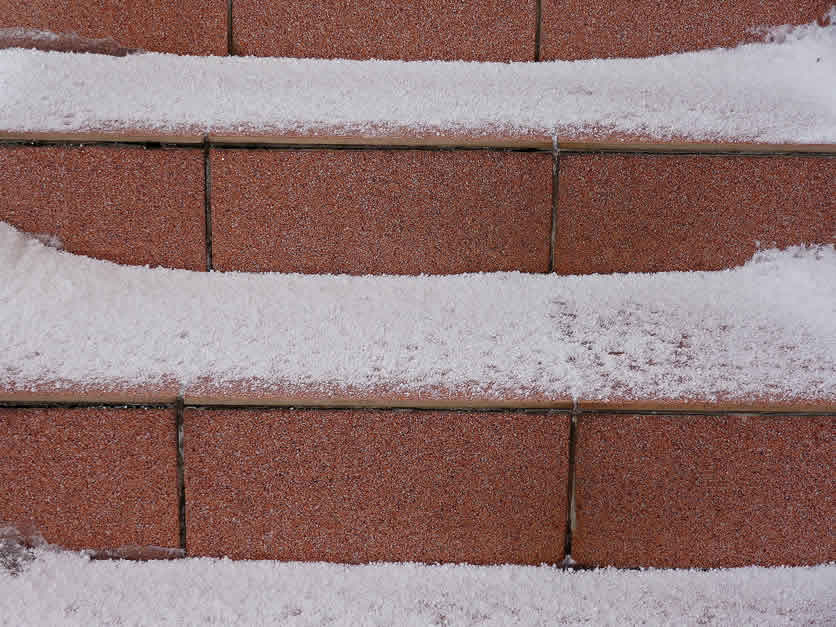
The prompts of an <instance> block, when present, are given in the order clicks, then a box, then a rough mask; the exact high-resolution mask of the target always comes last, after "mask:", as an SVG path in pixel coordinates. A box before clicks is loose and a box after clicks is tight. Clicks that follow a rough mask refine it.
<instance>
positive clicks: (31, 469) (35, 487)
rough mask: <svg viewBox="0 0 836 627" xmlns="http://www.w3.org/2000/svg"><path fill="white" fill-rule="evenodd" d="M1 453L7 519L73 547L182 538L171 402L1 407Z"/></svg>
mask: <svg viewBox="0 0 836 627" xmlns="http://www.w3.org/2000/svg"><path fill="white" fill-rule="evenodd" d="M0 460H2V463H0V486H2V489H0V521H3V522H4V523H11V524H12V525H15V526H20V527H21V531H24V530H31V529H34V530H35V531H37V532H39V533H40V534H42V535H43V537H44V539H45V540H46V541H47V542H49V543H52V544H57V545H60V546H63V547H65V548H70V549H84V548H90V549H113V548H118V547H130V546H135V547H144V546H158V547H170V548H177V547H178V546H179V527H178V500H177V499H178V497H177V450H176V438H175V422H174V411H173V410H170V409H113V408H84V409H62V408H53V409H10V408H0ZM139 553H142V552H141V551H139Z"/></svg>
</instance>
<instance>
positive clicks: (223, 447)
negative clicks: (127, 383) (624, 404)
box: [184, 409, 569, 564]
mask: <svg viewBox="0 0 836 627" xmlns="http://www.w3.org/2000/svg"><path fill="white" fill-rule="evenodd" d="M184 428H185V460H186V471H185V479H186V495H187V498H186V501H187V505H186V507H187V511H186V518H187V530H188V551H189V555H195V556H198V555H202V556H206V555H215V556H219V555H227V556H230V557H233V558H250V559H279V560H314V561H316V560H325V561H335V562H351V563H358V562H369V561H381V560H382V561H398V562H400V561H425V562H435V561H439V562H462V561H467V562H472V563H480V564H493V563H505V562H513V563H524V564H539V563H541V562H549V563H552V562H557V561H560V560H561V559H562V557H563V546H564V531H565V522H566V501H567V484H566V481H567V471H568V435H569V419H568V416H567V415H566V414H526V413H505V412H485V413H474V412H440V411H439V412H437V411H391V410H390V411H375V410H359V409H358V410H264V409H252V410H241V409H229V410H197V409H188V410H187V411H186V414H185V425H184Z"/></svg>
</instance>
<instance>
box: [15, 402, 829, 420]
mask: <svg viewBox="0 0 836 627" xmlns="http://www.w3.org/2000/svg"><path fill="white" fill-rule="evenodd" d="M176 406H177V402H176V401H174V402H170V403H154V402H148V403H143V402H136V403H125V402H107V401H2V400H0V408H6V409H82V408H91V407H102V408H109V409H172V408H176ZM183 406H184V407H185V408H189V409H212V410H242V409H243V410H252V411H259V410H274V409H290V410H293V409H298V410H318V411H403V412H412V411H415V412H433V411H444V412H480V413H498V412H506V413H507V412H513V413H520V414H523V413H530V414H547V413H552V414H567V413H572V414H577V415H599V414H629V415H639V416H786V417H790V418H796V417H797V418H803V417H816V416H821V417H836V407H834V408H830V407H828V408H826V409H820V410H804V411H798V410H792V409H781V408H775V409H704V408H699V409H685V408H682V409H648V408H611V409H608V408H596V409H584V408H583V407H580V406H579V405H578V404H577V403H576V404H575V405H574V406H573V407H572V406H567V404H566V403H560V404H556V405H555V406H553V407H549V406H542V407H531V406H525V405H523V404H508V405H490V406H479V405H464V404H462V405H437V406H436V405H398V404H395V403H393V404H384V405H367V404H357V405H345V404H343V405H324V404H320V405H317V404H313V403H310V402H309V403H272V404H271V403H264V402H262V403H252V404H246V403H212V402H206V403H200V402H190V401H185V400H184V401H183Z"/></svg>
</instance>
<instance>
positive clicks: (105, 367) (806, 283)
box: [0, 224, 836, 411]
mask: <svg viewBox="0 0 836 627" xmlns="http://www.w3.org/2000/svg"><path fill="white" fill-rule="evenodd" d="M0 276H2V281H0V320H2V336H0V337H1V338H2V345H3V347H4V350H3V351H2V354H0V398H3V399H4V400H7V401H18V402H21V401H41V402H45V401H62V402H66V401H69V400H87V401H103V402H121V401H124V402H138V403H142V402H172V401H173V400H174V399H175V398H177V397H183V398H184V399H185V400H186V402H189V403H193V404H224V403H231V404H265V405H270V404H277V405H320V406H329V405H330V406H335V405H336V406H340V405H347V406H395V407H397V406H414V407H424V406H426V407H532V408H572V407H575V408H589V409H593V408H612V407H619V406H620V407H624V408H625V409H631V408H632V409H641V408H643V409H648V410H651V409H683V410H699V409H706V410H710V409H741V410H745V409H751V410H770V409H775V410H779V411H823V410H824V411H832V410H833V409H834V401H836V328H834V324H836V322H834V321H836V315H834V311H836V291H835V290H836V288H835V287H834V286H836V280H834V277H836V252H834V248H833V247H832V246H819V247H812V248H804V247H795V248H792V249H788V250H786V251H783V252H778V251H764V252H761V253H759V254H758V255H756V256H755V258H754V259H753V260H752V261H750V262H749V263H747V264H746V265H744V266H742V267H740V268H736V269H733V270H728V271H721V272H691V273H677V272H672V273H655V274H626V275H589V276H554V275H551V276H550V275H526V274H519V273H497V274H470V275H454V276H435V277H431V276H420V277H392V276H377V277H371V276H366V277H352V276H346V275H340V276H327V275H307V276H306V275H280V274H270V273H267V274H244V273H200V272H188V271H178V270H166V269H161V268H155V269H149V268H143V267H129V266H118V265H116V264H113V263H110V262H105V261H100V260H94V259H89V258H85V257H79V256H76V255H71V254H69V253H65V252H63V251H58V250H55V249H54V248H51V247H49V246H45V245H44V244H43V243H42V242H41V241H39V240H37V239H35V238H32V237H29V236H27V235H24V234H23V233H21V232H19V231H17V230H15V229H13V228H12V227H10V226H8V225H6V224H0Z"/></svg>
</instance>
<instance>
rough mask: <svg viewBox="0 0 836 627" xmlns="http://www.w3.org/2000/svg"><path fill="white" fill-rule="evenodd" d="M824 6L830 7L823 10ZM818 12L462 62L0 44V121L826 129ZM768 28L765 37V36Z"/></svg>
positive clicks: (238, 126) (826, 48)
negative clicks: (811, 16)
mask: <svg viewBox="0 0 836 627" xmlns="http://www.w3.org/2000/svg"><path fill="white" fill-rule="evenodd" d="M834 14H836V11H834ZM833 21H834V25H831V26H827V27H819V26H816V25H808V26H802V27H795V28H784V29H778V30H776V29H773V30H772V31H770V32H771V35H770V37H769V38H771V39H772V40H773V41H771V42H768V43H767V42H764V43H754V44H747V45H741V46H739V47H737V48H734V49H714V50H707V51H701V52H689V53H683V54H674V55H668V56H661V57H655V58H649V59H607V60H586V61H575V62H566V61H554V62H544V63H468V62H402V61H349V60H312V59H267V58H251V57H249V58H239V57H226V58H220V57H210V58H205V57H185V56H174V55H166V54H141V55H132V56H128V57H125V58H112V57H107V56H102V55H77V54H55V53H47V52H39V51H31V50H19V49H10V50H4V51H0V130H4V131H15V132H24V131H25V132H69V131H97V130H98V131H101V130H119V129H124V130H130V131H134V132H136V131H163V132H175V133H176V132H185V131H188V132H190V133H205V132H212V133H231V134H236V133H253V132H255V133H271V132H272V133H283V132H299V133H322V134H328V133H358V134H371V135H374V134H377V133H387V132H404V131H406V132H409V131H414V132H418V133H434V132H454V133H455V132H462V133H466V134H471V135H473V134H475V135H479V134H491V133H511V134H526V133H533V132H536V133H546V134H548V135H552V134H557V135H558V136H568V137H570V138H571V136H573V135H583V136H590V135H592V136H595V135H602V136H606V135H608V134H612V133H626V134H634V135H636V134H638V135H641V136H648V137H653V138H658V139H661V140H664V139H669V138H678V139H683V138H685V139H693V140H706V141H711V140H737V141H760V142H796V143H828V142H834V141H836V89H834V79H833V77H834V76H836V19H834V20H833ZM778 35H780V36H778Z"/></svg>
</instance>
